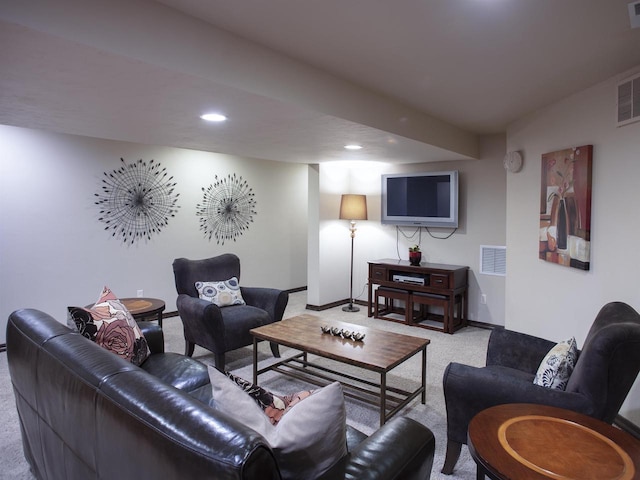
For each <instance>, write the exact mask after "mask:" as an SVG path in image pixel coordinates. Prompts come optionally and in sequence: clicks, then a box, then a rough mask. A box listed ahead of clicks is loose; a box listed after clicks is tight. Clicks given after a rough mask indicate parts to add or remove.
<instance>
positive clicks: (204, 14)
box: [0, 0, 640, 163]
mask: <svg viewBox="0 0 640 480" xmlns="http://www.w3.org/2000/svg"><path fill="white" fill-rule="evenodd" d="M30 3H33V4H34V5H35V4H36V3H37V2H35V1H33V2H32V1H31V0H24V1H23V2H22V3H19V5H21V6H14V5H8V4H5V5H4V6H0V20H2V22H0V43H2V45H4V46H5V48H3V49H0V62H1V64H2V65H3V68H2V69H1V71H0V123H4V124H9V125H17V126H25V127H31V128H43V129H46V130H53V131H58V132H64V133H73V134H80V135H88V136H95V137H101V138H109V139H116V140H126V141H133V142H139V143H145V144H158V145H170V146H178V147H186V148H194V149H199V150H206V151H216V152H221V153H229V154H237V155H242V156H248V157H255V158H265V159H272V160H284V161H296V162H305V163H316V162H322V161H328V160H340V159H365V160H382V161H390V162H400V163H405V162H424V161H438V160H451V159H458V158H471V157H473V156H474V155H468V154H466V152H464V151H463V150H462V149H456V148H454V147H452V148H450V147H448V146H446V142H445V143H443V144H440V143H438V142H434V141H432V140H429V139H426V140H425V139H422V138H421V136H420V135H410V134H404V131H403V130H402V129H401V128H400V127H398V128H394V127H393V126H391V127H390V128H386V127H385V125H384V122H382V123H378V124H373V123H370V122H366V121H363V120H362V119H363V118H364V117H366V115H364V114H363V115H360V118H358V115H355V116H353V115H348V114H345V111H346V107H345V108H342V109H341V108H337V106H331V105H330V103H331V102H330V101H327V102H326V103H327V105H328V106H327V107H326V108H322V109H319V108H316V107H317V101H318V99H317V98H316V99H315V102H316V104H315V105H314V104H313V102H307V101H306V100H305V99H304V98H303V97H304V93H305V92H304V91H303V89H302V88H301V86H302V85H304V84H305V82H306V84H309V83H310V82H309V80H308V77H304V76H301V77H300V83H299V84H296V82H295V80H292V79H291V77H289V78H287V79H286V84H283V85H282V90H283V91H284V92H285V94H279V95H272V94H271V92H270V91H269V90H268V89H265V90H264V91H261V92H258V91H257V90H258V89H259V85H260V81H261V80H260V77H257V78H255V79H253V82H254V84H256V85H258V89H256V88H253V89H248V88H245V87H244V85H245V84H246V83H247V79H246V73H243V76H244V77H240V76H238V82H237V83H236V82H234V81H228V80H227V81H225V82H218V81H214V80H212V79H211V78H207V76H206V75H199V74H194V72H186V71H182V70H181V69H180V68H176V67H175V66H174V65H172V64H170V63H171V62H164V63H163V62H158V61H156V59H153V58H141V57H140V56H136V55H134V54H133V53H131V55H129V54H128V52H126V46H125V48H124V50H123V48H122V46H120V49H119V50H118V49H116V48H113V49H112V48H110V45H109V44H106V43H104V44H97V43H94V44H91V42H87V41H85V40H84V38H85V37H86V36H87V35H88V34H87V33H86V31H88V30H90V28H91V27H92V26H93V25H92V23H93V24H95V19H96V18H102V17H97V16H96V17H90V15H89V14H82V15H84V16H85V17H86V22H85V24H83V25H81V26H78V24H80V23H82V22H79V21H76V22H75V23H73V22H71V21H70V24H72V27H73V28H71V29H69V33H68V34H67V32H64V31H61V30H60V29H58V30H57V31H56V30H55V29H53V28H50V27H49V26H48V25H47V21H46V15H44V16H43V17H44V18H45V19H44V20H43V19H42V18H39V17H37V15H36V14H33V16H30V15H31V13H29V4H30ZM64 3H66V4H74V0H65V2H64ZM627 3H628V2H627V0H596V1H589V2H585V1H583V0H563V1H558V0H536V1H535V2H525V1H521V0H447V1H436V0H401V1H397V2H389V1H386V0H351V1H345V0H323V1H322V2H301V1H299V0H272V1H269V2H265V1H263V0H242V1H239V2H229V1H227V0H158V1H157V2H152V1H146V0H142V1H139V2H138V1H136V2H133V4H135V5H137V6H143V7H144V8H145V9H146V10H148V11H149V17H150V19H151V20H150V23H151V25H152V27H151V28H154V25H153V22H154V19H155V18H156V17H154V16H153V15H152V13H153V11H154V10H156V9H161V10H162V11H161V12H160V11H158V16H157V18H158V19H163V21H164V22H165V24H166V18H168V16H170V15H174V16H176V18H178V17H179V18H180V19H181V21H183V23H184V19H188V18H191V17H194V18H197V19H198V22H199V23H198V26H202V25H205V26H206V25H207V24H208V25H210V26H211V27H210V28H213V27H215V30H217V31H219V30H220V29H222V30H225V31H226V32H230V33H231V34H233V35H237V36H239V37H242V38H241V39H239V40H242V41H244V40H248V41H249V42H247V43H248V44H259V45H260V46H261V48H262V47H267V50H264V51H266V52H269V54H268V55H263V57H264V58H267V57H269V58H267V60H269V59H271V57H273V59H274V61H275V60H278V59H286V61H287V62H291V61H294V62H297V63H298V64H299V65H301V71H302V66H304V67H305V68H307V67H311V68H315V69H319V70H322V71H323V72H325V73H326V74H328V75H330V76H331V77H333V78H337V79H340V80H341V81H342V82H343V83H344V84H345V85H349V86H350V87H353V88H357V89H361V90H362V91H363V92H367V94H368V95H370V97H371V98H374V97H377V98H379V99H380V102H381V105H382V104H384V103H385V102H387V104H388V103H389V102H395V103H393V104H394V105H396V104H397V105H404V106H406V107H407V108H408V109H409V111H413V112H417V113H419V112H422V113H424V114H425V115H427V116H429V117H428V118H432V117H435V118H436V119H438V120H439V121H442V122H443V125H451V126H452V128H455V129H458V130H459V131H460V132H463V133H464V134H469V135H471V136H475V135H476V134H491V133H499V132H504V131H505V129H506V127H507V125H508V124H509V122H512V121H514V120H516V119H518V118H520V117H522V116H523V115H526V114H528V113H530V112H532V111H535V110H537V109H539V108H542V107H544V106H546V105H548V104H550V103H553V102H555V101H557V100H559V99H561V98H563V97H566V96H568V95H571V94H572V93H574V92H577V91H580V90H582V89H584V88H587V87H589V86H591V85H594V84H596V83H598V82H600V81H602V80H605V79H607V78H609V77H611V76H613V75H616V74H619V73H621V72H624V71H626V70H628V69H630V68H632V67H635V66H638V65H640V29H631V28H630V24H629V17H628V13H627ZM75 4H76V5H77V6H78V10H81V9H82V8H88V7H87V5H93V4H95V5H93V6H94V8H93V11H94V12H95V11H98V12H99V13H101V12H100V11H99V10H96V9H97V7H98V6H101V5H106V3H105V2H101V1H100V0H87V1H86V2H75ZM133 4H130V5H133ZM166 7H170V9H167V8H166ZM20 8H22V9H23V10H22V11H20ZM38 8H40V6H38ZM104 8H105V9H106V8H107V7H104ZM108 8H110V9H111V10H112V11H116V12H118V13H120V14H121V18H122V19H123V21H124V20H125V19H127V18H134V17H133V16H131V17H130V16H129V15H127V13H128V12H127V8H129V7H128V5H127V3H126V2H122V1H121V2H110V4H109V7H108ZM117 9H120V10H117ZM32 10H37V9H36V8H35V7H34V8H33V9H32ZM25 12H26V13H25ZM66 12H67V13H66V14H67V15H69V16H72V17H73V18H74V20H75V19H76V18H80V19H82V16H81V15H80V14H79V13H78V14H76V15H75V16H73V15H70V13H69V12H70V10H66ZM105 12H106V10H105ZM172 12H173V13H172ZM92 15H98V14H95V13H94V14H92ZM52 17H53V15H52ZM104 18H106V16H104ZM191 20H193V19H191ZM204 22H206V23H204ZM89 25H91V27H89ZM194 25H196V24H194ZM114 27H115V25H114V26H113V27H112V28H114ZM130 27H131V26H130ZM133 27H135V25H133ZM162 27H163V24H161V22H160V20H158V24H157V28H156V35H157V36H162V35H166V34H167V30H166V29H165V30H164V31H163V28H162ZM76 28H77V30H74V29H76ZM200 31H201V30H197V32H196V30H194V33H193V36H194V37H195V36H197V35H199V34H200V33H199V32H200ZM83 35H84V37H83ZM123 38H124V36H123ZM127 38H128V37H127ZM157 38H159V37H157ZM243 39H244V40H243ZM117 41H118V38H117V36H115V40H113V41H112V44H114V45H115V44H116V43H117ZM141 41H153V39H149V38H143V39H141ZM6 46H8V48H6ZM133 50H134V49H133V48H132V51H133ZM205 54H206V52H205ZM267 60H265V61H267ZM232 61H233V62H236V63H237V65H243V62H246V60H244V59H243V58H234V59H232ZM174 63H177V62H174ZM242 68H243V71H245V72H246V69H247V66H246V65H243V67H242ZM319 70H318V71H319ZM233 74H234V72H233V71H230V72H228V74H227V75H228V76H229V77H232V76H233ZM287 92H289V93H290V94H291V98H292V99H291V100H289V99H288V98H287V99H285V97H286V94H287ZM296 95H297V97H296ZM612 95H613V94H612ZM326 98H327V100H329V99H331V98H337V97H332V92H331V91H327V92H326ZM347 103H348V102H347ZM371 103H375V102H371ZM209 105H215V106H216V108H221V109H222V110H224V111H225V112H228V113H229V116H230V117H231V120H230V121H229V122H227V123H226V124H224V125H208V124H203V123H202V122H201V121H200V120H199V119H197V118H196V115H195V113H196V112H197V113H198V114H199V113H201V112H202V111H203V109H205V108H206V107H207V106H209ZM347 107H352V110H354V111H356V110H357V109H358V108H359V105H358V104H357V103H355V102H354V105H353V106H349V105H348V106H347ZM360 110H362V108H360ZM381 111H382V110H381ZM612 115H613V113H612ZM407 118H410V116H403V117H402V121H406V119H407ZM422 129H423V130H429V128H422ZM436 136H437V135H436ZM441 136H442V137H443V138H444V137H446V136H447V135H446V134H444V133H443V134H442V135H441ZM432 138H433V135H432ZM349 142H358V143H361V144H362V145H363V146H364V147H365V148H364V149H363V150H361V151H360V152H355V153H353V152H347V151H345V150H343V149H342V145H344V144H345V143H349ZM453 144H454V143H453V142H451V145H453Z"/></svg>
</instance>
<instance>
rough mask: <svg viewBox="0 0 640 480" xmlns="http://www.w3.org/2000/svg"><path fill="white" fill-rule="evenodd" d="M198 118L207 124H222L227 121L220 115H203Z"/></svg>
mask: <svg viewBox="0 0 640 480" xmlns="http://www.w3.org/2000/svg"><path fill="white" fill-rule="evenodd" d="M200 118H201V119H203V120H206V121H207V122H224V121H225V120H226V119H227V117H225V116H224V115H222V114H220V113H205V114H204V115H200Z"/></svg>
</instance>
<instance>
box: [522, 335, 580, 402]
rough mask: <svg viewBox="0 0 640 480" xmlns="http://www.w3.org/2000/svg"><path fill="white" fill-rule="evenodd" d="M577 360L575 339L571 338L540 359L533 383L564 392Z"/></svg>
mask: <svg viewBox="0 0 640 480" xmlns="http://www.w3.org/2000/svg"><path fill="white" fill-rule="evenodd" d="M577 358H578V346H577V345H576V339H575V338H574V337H571V338H570V339H569V340H564V341H562V342H560V343H558V344H556V345H555V346H554V347H553V348H552V349H551V350H549V353H547V355H546V356H545V357H544V358H543V359H542V362H540V366H539V367H538V372H537V373H536V377H535V378H534V379H533V383H534V384H536V385H540V386H542V387H547V388H556V389H559V390H564V389H565V388H567V382H568V381H569V377H570V376H571V372H573V367H575V365H576V359H577Z"/></svg>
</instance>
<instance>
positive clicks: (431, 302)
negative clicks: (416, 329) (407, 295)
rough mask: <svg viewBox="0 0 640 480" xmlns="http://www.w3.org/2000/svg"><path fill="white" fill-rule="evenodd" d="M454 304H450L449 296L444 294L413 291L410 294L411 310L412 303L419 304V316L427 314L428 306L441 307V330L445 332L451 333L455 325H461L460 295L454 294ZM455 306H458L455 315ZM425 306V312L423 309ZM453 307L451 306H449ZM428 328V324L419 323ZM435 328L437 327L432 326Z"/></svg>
mask: <svg viewBox="0 0 640 480" xmlns="http://www.w3.org/2000/svg"><path fill="white" fill-rule="evenodd" d="M454 298H455V300H454V304H453V305H450V302H449V298H448V297H446V296H444V295H436V294H430V293H421V292H413V294H412V295H411V310H412V311H413V306H414V304H418V305H419V306H420V312H421V315H420V316H421V317H422V318H425V317H426V316H428V315H429V310H428V309H429V306H432V307H441V308H442V331H443V332H445V333H453V332H454V331H455V330H456V328H457V327H459V326H461V325H462V295H460V294H458V295H456V296H455V297H454ZM456 306H457V307H458V315H457V316H456ZM423 307H426V313H425V312H424V310H423ZM451 307H453V308H451ZM421 326H423V327H425V328H429V326H428V325H421ZM433 328H434V329H436V330H437V328H435V327H433Z"/></svg>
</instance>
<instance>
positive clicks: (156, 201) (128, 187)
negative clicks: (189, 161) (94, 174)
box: [95, 158, 180, 245]
mask: <svg viewBox="0 0 640 480" xmlns="http://www.w3.org/2000/svg"><path fill="white" fill-rule="evenodd" d="M120 161H121V162H122V165H121V166H120V168H118V169H117V170H113V171H112V172H104V178H103V179H102V185H101V192H100V193H96V194H95V196H96V197H97V200H96V202H95V204H96V205H98V206H99V207H100V215H101V216H100V218H99V219H98V220H100V221H101V222H103V223H104V224H105V225H106V226H105V227H104V229H105V230H107V231H110V232H111V235H112V236H113V237H116V238H118V239H120V240H122V242H124V243H126V244H129V245H133V244H134V243H136V242H138V241H139V240H142V239H145V240H150V239H151V236H152V235H155V234H158V233H160V231H161V230H162V229H163V228H164V227H166V226H167V224H168V223H169V218H172V217H175V214H176V212H177V210H178V208H180V207H179V206H178V205H177V202H178V197H179V196H180V194H179V193H175V192H174V190H175V186H176V183H175V182H174V181H173V177H171V176H169V174H168V173H167V169H166V168H162V167H161V165H160V163H156V162H154V161H153V160H150V161H149V162H145V161H143V160H142V159H140V160H138V161H137V162H135V163H130V164H127V163H126V162H125V161H124V159H123V158H121V159H120Z"/></svg>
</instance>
